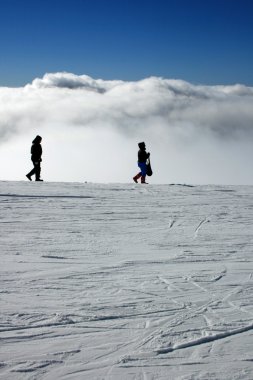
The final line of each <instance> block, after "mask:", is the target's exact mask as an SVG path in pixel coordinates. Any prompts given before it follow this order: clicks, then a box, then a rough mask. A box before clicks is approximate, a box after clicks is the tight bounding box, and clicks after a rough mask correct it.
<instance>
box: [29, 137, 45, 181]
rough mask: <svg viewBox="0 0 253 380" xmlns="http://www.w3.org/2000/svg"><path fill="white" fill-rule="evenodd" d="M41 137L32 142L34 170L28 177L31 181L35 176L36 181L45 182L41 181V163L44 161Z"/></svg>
mask: <svg viewBox="0 0 253 380" xmlns="http://www.w3.org/2000/svg"><path fill="white" fill-rule="evenodd" d="M41 141H42V137H41V136H36V137H35V139H34V140H33V142H32V147H31V155H32V156H31V160H32V162H33V169H32V170H31V171H30V173H28V174H27V175H26V177H27V178H28V179H29V181H32V178H31V177H32V175H34V174H35V181H43V179H40V171H41V167H40V163H41V161H42V159H41V156H42V147H41Z"/></svg>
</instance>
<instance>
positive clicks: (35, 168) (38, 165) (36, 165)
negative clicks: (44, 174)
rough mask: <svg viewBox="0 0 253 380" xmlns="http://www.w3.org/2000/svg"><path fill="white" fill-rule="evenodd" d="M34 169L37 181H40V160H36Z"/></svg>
mask: <svg viewBox="0 0 253 380" xmlns="http://www.w3.org/2000/svg"><path fill="white" fill-rule="evenodd" d="M34 170H35V181H40V172H41V168H40V162H34Z"/></svg>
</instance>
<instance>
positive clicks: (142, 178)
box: [141, 175, 147, 184]
mask: <svg viewBox="0 0 253 380" xmlns="http://www.w3.org/2000/svg"><path fill="white" fill-rule="evenodd" d="M145 178H146V176H145V175H142V176H141V183H146V184H147V182H146V181H145Z"/></svg>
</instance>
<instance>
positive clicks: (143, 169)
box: [138, 162, 147, 183]
mask: <svg viewBox="0 0 253 380" xmlns="http://www.w3.org/2000/svg"><path fill="white" fill-rule="evenodd" d="M138 166H139V168H140V169H141V183H146V181H145V178H146V174H147V165H146V162H139V163H138Z"/></svg>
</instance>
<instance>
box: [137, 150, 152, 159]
mask: <svg viewBox="0 0 253 380" xmlns="http://www.w3.org/2000/svg"><path fill="white" fill-rule="evenodd" d="M149 156H150V153H147V152H146V150H145V149H140V150H139V152H138V162H146V161H147V159H148V158H149Z"/></svg>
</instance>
